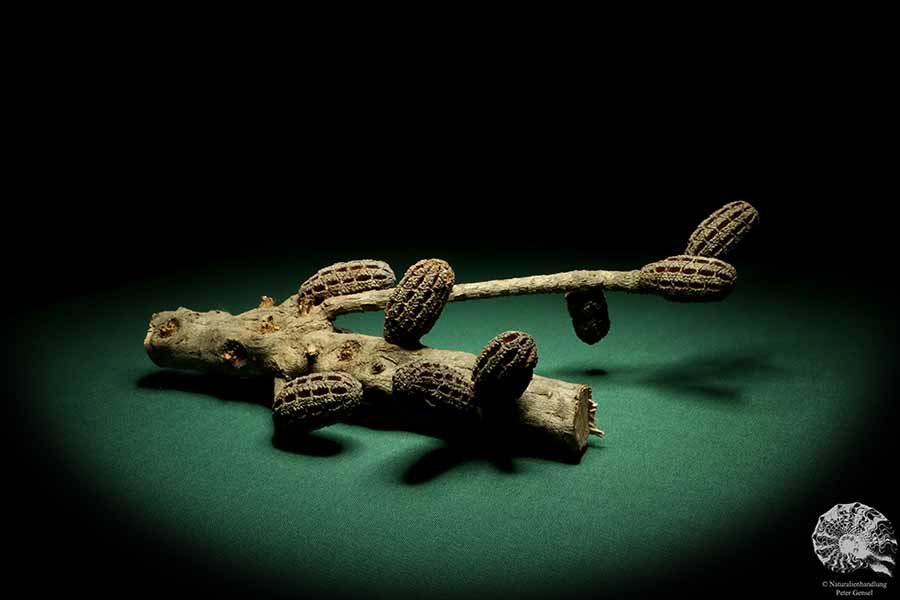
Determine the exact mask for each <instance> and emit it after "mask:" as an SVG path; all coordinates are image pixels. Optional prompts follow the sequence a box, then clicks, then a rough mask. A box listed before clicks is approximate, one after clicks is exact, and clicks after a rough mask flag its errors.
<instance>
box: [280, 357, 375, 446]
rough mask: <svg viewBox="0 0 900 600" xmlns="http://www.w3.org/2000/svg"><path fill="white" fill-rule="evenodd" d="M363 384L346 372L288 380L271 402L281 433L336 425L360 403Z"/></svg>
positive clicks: (300, 431)
mask: <svg viewBox="0 0 900 600" xmlns="http://www.w3.org/2000/svg"><path fill="white" fill-rule="evenodd" d="M362 396H363V388H362V384H361V383H360V382H359V381H357V380H356V379H355V378H354V377H352V376H350V375H348V374H347V373H341V372H337V371H334V372H326V373H316V374H313V375H305V376H303V377H298V378H297V379H294V380H292V381H290V382H288V383H287V384H286V385H285V386H284V387H283V388H282V390H281V391H280V392H279V393H278V395H277V396H276V397H275V402H273V403H272V418H273V420H274V421H275V431H276V433H278V434H294V433H304V432H307V431H312V430H314V429H319V428H322V427H327V426H329V425H334V424H335V423H337V422H338V421H340V420H342V419H343V418H345V417H347V416H348V415H349V414H350V413H351V412H352V411H353V410H354V409H355V408H356V407H357V406H358V405H359V403H360V400H362Z"/></svg>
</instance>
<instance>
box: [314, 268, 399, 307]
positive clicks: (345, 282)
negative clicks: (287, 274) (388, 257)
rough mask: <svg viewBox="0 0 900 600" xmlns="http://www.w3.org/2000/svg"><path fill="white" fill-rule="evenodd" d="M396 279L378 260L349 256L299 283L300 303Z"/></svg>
mask: <svg viewBox="0 0 900 600" xmlns="http://www.w3.org/2000/svg"><path fill="white" fill-rule="evenodd" d="M396 281H397V278H396V276H395V275H394V272H393V271H392V270H391V267H390V265H388V264H387V263H386V262H382V261H380V260H351V261H349V262H339V263H335V264H333V265H331V266H330V267H325V268H324V269H319V271H317V272H316V274H315V275H313V276H312V277H310V278H309V279H307V280H306V281H304V282H303V283H302V284H301V285H300V291H299V292H298V297H297V301H298V302H299V303H300V304H301V305H302V306H315V305H317V304H321V303H322V301H323V300H325V299H326V298H332V297H334V296H345V295H347V294H357V293H359V292H368V291H369V290H381V289H385V288H389V287H393V285H394V283H395V282H396Z"/></svg>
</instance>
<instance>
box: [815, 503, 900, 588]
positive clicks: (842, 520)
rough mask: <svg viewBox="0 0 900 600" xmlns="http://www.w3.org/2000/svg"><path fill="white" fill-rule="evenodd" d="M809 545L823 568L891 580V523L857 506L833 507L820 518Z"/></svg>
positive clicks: (893, 548)
mask: <svg viewBox="0 0 900 600" xmlns="http://www.w3.org/2000/svg"><path fill="white" fill-rule="evenodd" d="M812 543H813V550H815V552H816V556H818V557H819V560H820V561H822V564H823V565H825V566H826V567H828V568H829V569H831V570H832V571H834V572H836V573H852V572H853V571H856V570H858V569H862V568H864V567H868V568H869V569H872V570H873V571H875V572H876V573H882V574H884V575H887V576H888V577H890V576H891V571H892V570H893V568H894V557H896V556H897V538H896V537H895V536H894V528H893V527H892V526H891V522H890V521H888V520H887V518H886V517H885V516H884V515H883V514H881V513H880V512H878V511H877V510H875V509H874V508H872V507H870V506H866V505H865V504H860V503H859V502H854V503H853V504H836V505H834V506H833V507H832V508H831V510H829V511H828V512H826V513H825V514H823V515H822V516H821V517H819V521H818V522H817V523H816V528H815V530H814V531H813V534H812Z"/></svg>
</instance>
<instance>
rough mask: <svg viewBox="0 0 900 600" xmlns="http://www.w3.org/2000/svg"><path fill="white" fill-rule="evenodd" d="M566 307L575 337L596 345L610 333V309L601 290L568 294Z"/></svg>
mask: <svg viewBox="0 0 900 600" xmlns="http://www.w3.org/2000/svg"><path fill="white" fill-rule="evenodd" d="M566 306H567V307H568V309H569V316H571V317H572V325H573V326H574V327H575V335H577V336H578V339H580V340H581V341H582V342H584V343H585V344H596V343H597V342H599V341H600V340H602V339H603V338H605V337H606V334H608V333H609V326H610V322H609V307H608V306H607V305H606V295H605V294H604V293H603V290H601V289H590V290H583V291H577V292H569V293H568V294H566Z"/></svg>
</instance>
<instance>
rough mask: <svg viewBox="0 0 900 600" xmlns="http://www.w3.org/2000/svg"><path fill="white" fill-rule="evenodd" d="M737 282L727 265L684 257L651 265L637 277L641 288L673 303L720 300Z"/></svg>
mask: <svg viewBox="0 0 900 600" xmlns="http://www.w3.org/2000/svg"><path fill="white" fill-rule="evenodd" d="M736 281H737V272H736V271H735V269H734V267H732V266H731V265H730V264H728V263H727V262H725V261H722V260H719V259H717V258H707V257H701V256H687V255H683V254H682V255H678V256H671V257H669V258H666V259H664V260H661V261H658V262H655V263H650V264H649V265H646V266H644V268H642V269H641V275H640V284H641V287H642V288H644V289H645V290H648V291H651V292H654V293H657V294H660V295H661V296H663V297H664V298H665V299H666V300H672V301H675V302H708V301H713V300H721V299H722V298H724V297H725V296H727V295H728V294H729V293H731V290H732V289H734V284H735V282H736Z"/></svg>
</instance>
